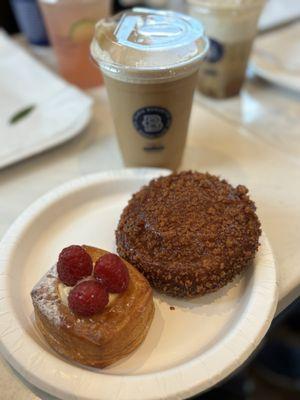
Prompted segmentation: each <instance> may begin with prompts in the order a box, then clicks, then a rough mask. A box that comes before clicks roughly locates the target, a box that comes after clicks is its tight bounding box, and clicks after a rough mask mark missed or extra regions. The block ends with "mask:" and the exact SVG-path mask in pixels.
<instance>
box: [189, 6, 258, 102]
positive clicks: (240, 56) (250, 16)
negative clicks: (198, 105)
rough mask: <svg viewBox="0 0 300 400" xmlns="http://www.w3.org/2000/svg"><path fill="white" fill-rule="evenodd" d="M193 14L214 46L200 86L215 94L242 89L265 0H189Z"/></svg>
mask: <svg viewBox="0 0 300 400" xmlns="http://www.w3.org/2000/svg"><path fill="white" fill-rule="evenodd" d="M186 2H187V5H188V11H189V14H190V15H191V16H193V17H194V18H196V19H199V20H200V21H201V22H202V23H203V25H204V29H205V32H206V34H207V36H208V37H209V42H210V47H209V51H208V53H207V55H206V57H205V62H203V63H202V64H201V67H200V72H199V81H198V88H199V90H200V91H201V92H202V93H204V94H206V95H208V96H211V97H216V98H226V97H231V96H235V95H237V94H238V93H239V92H240V89H241V87H242V85H243V82H244V79H245V72H246V67H247V63H248V58H249V55H250V52H251V48H252V43H253V39H254V37H255V35H256V30H257V22H258V18H259V16H260V14H261V11H262V8H263V6H264V4H265V0H186Z"/></svg>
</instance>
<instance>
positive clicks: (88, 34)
mask: <svg viewBox="0 0 300 400" xmlns="http://www.w3.org/2000/svg"><path fill="white" fill-rule="evenodd" d="M96 22H97V21H96V20H94V19H81V20H79V21H76V22H74V23H73V24H72V25H71V27H70V31H69V37H70V38H71V39H72V40H73V41H74V42H84V41H86V40H90V39H91V38H92V37H93V34H94V28H95V24H96Z"/></svg>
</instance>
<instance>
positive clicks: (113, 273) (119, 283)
mask: <svg viewBox="0 0 300 400" xmlns="http://www.w3.org/2000/svg"><path fill="white" fill-rule="evenodd" d="M94 276H95V278H96V279H97V281H99V282H101V283H102V284H103V286H105V287H106V289H107V290H108V291H109V292H110V293H122V292H124V291H125V290H126V289H127V287H128V283H129V273H128V270H127V267H126V265H125V263H124V262H123V261H122V260H121V258H120V257H119V256H117V255H116V254H111V253H107V254H105V255H104V256H102V257H100V258H99V259H98V261H97V262H96V264H95V268H94Z"/></svg>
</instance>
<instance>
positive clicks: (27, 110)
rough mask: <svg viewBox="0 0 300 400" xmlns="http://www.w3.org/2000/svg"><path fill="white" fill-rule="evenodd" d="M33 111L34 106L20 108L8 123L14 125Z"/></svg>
mask: <svg viewBox="0 0 300 400" xmlns="http://www.w3.org/2000/svg"><path fill="white" fill-rule="evenodd" d="M34 109H35V106H34V105H31V106H28V107H25V108H22V109H21V110H19V111H17V112H16V113H15V114H13V115H12V116H11V117H10V118H9V123H10V124H11V125H12V124H15V123H16V122H19V121H20V120H21V119H23V118H24V117H26V116H27V115H28V114H30V113H31V112H32V111H33V110H34Z"/></svg>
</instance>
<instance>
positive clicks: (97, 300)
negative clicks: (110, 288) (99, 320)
mask: <svg viewBox="0 0 300 400" xmlns="http://www.w3.org/2000/svg"><path fill="white" fill-rule="evenodd" d="M108 300H109V298H108V293H107V290H106V289H105V288H104V287H103V286H102V285H101V284H100V283H99V282H96V281H95V280H94V279H89V280H86V281H82V282H79V283H78V284H77V285H76V286H74V287H73V289H71V290H70V293H69V297H68V304H69V307H70V309H71V310H72V311H73V312H74V313H75V314H77V315H80V316H82V317H90V316H91V315H94V314H97V313H99V312H101V311H102V310H104V307H105V306H106V305H107V304H108Z"/></svg>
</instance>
